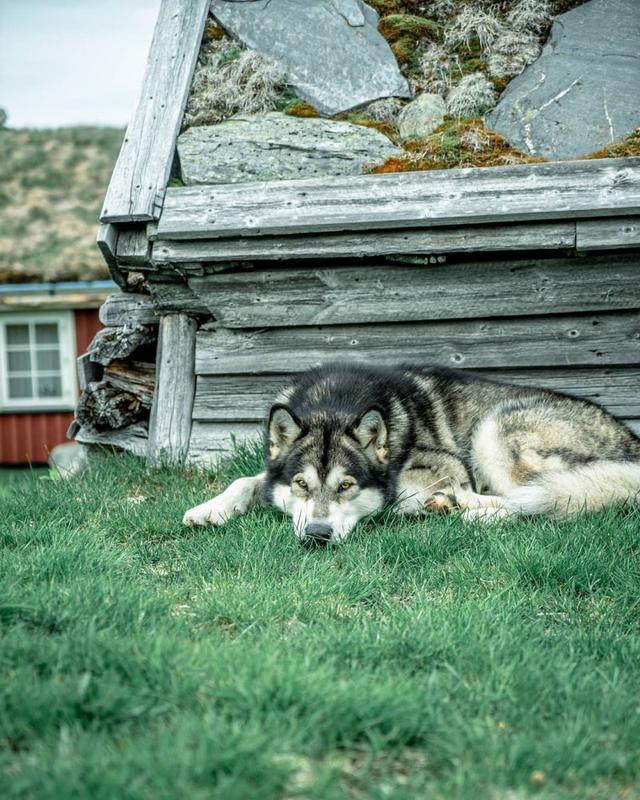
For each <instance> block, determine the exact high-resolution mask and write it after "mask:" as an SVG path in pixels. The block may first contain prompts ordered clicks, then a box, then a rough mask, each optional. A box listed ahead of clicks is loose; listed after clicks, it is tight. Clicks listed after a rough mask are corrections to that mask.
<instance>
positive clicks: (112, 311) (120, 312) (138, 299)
mask: <svg viewBox="0 0 640 800" xmlns="http://www.w3.org/2000/svg"><path fill="white" fill-rule="evenodd" d="M98 316H99V318H100V322H101V323H102V324H103V325H105V326H106V327H107V328H115V327H119V326H121V325H127V324H128V325H157V324H158V322H159V316H158V314H157V313H156V310H155V308H154V305H153V301H152V300H151V297H149V295H147V294H133V293H129V292H128V293H125V292H122V293H121V294H112V295H109V297H107V299H106V300H105V302H104V303H103V304H102V305H101V306H100V310H99V312H98Z"/></svg>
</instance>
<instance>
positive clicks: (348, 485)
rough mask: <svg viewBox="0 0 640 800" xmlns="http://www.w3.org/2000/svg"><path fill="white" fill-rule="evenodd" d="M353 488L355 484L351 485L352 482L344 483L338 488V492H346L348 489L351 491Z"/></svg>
mask: <svg viewBox="0 0 640 800" xmlns="http://www.w3.org/2000/svg"><path fill="white" fill-rule="evenodd" d="M352 486H353V483H351V481H342V483H341V484H340V486H338V491H339V492H346V491H347V489H350V488H351V487H352Z"/></svg>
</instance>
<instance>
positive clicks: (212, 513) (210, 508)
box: [182, 498, 231, 528]
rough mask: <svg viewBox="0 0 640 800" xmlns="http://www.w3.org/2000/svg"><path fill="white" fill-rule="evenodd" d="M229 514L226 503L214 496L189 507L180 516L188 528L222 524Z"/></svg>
mask: <svg viewBox="0 0 640 800" xmlns="http://www.w3.org/2000/svg"><path fill="white" fill-rule="evenodd" d="M230 516H231V514H230V513H229V509H227V508H226V504H224V503H221V502H220V501H219V499H218V498H215V499H213V500H209V501H208V502H207V503H202V505H199V506H195V507H194V508H190V509H189V510H188V511H187V513H186V514H185V515H184V517H183V518H182V522H183V524H184V525H188V526H189V527H190V528H203V527H205V526H206V525H214V526H216V525H223V524H224V523H225V522H226V521H227V520H228V519H229V517H230Z"/></svg>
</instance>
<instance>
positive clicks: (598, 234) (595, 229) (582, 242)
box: [576, 217, 640, 251]
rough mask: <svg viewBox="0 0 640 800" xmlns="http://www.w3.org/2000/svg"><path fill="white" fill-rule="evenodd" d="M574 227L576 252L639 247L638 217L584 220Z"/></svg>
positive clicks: (639, 230) (639, 228)
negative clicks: (575, 228)
mask: <svg viewBox="0 0 640 800" xmlns="http://www.w3.org/2000/svg"><path fill="white" fill-rule="evenodd" d="M576 225H577V230H576V249H577V250H578V251H584V250H620V249H626V248H630V247H640V217H619V218H614V219H591V220H587V219H584V220H578V222H577V223H576Z"/></svg>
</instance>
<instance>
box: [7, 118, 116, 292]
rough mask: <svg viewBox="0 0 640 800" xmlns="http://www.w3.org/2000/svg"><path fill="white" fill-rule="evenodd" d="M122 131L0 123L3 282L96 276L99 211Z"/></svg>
mask: <svg viewBox="0 0 640 800" xmlns="http://www.w3.org/2000/svg"><path fill="white" fill-rule="evenodd" d="M123 135H124V131H122V130H120V129H116V128H89V127H83V128H59V129H56V130H12V129H8V128H2V129H0V283H37V282H40V281H62V280H98V279H101V278H107V277H108V276H109V275H108V270H107V269H106V266H105V264H104V261H103V259H102V256H101V255H100V253H99V252H98V249H97V247H96V244H95V238H96V232H97V226H98V214H99V212H100V207H101V205H102V201H103V200H104V195H105V192H106V188H107V184H108V182H109V179H110V177H111V171H112V169H113V165H114V164H115V160H116V157H117V155H118V151H119V149H120V144H121V142H122V137H123Z"/></svg>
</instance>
